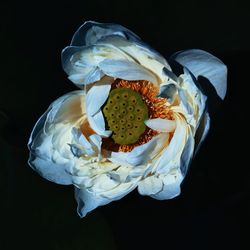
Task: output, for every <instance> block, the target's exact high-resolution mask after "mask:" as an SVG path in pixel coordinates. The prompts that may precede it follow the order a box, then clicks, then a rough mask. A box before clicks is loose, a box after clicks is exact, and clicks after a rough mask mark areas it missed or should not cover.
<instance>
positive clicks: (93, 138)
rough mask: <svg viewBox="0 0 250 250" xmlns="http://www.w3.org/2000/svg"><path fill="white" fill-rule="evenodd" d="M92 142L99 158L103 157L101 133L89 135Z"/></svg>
mask: <svg viewBox="0 0 250 250" xmlns="http://www.w3.org/2000/svg"><path fill="white" fill-rule="evenodd" d="M89 140H90V142H91V144H92V145H93V146H94V148H95V149H96V152H97V155H98V157H99V159H100V158H101V145H102V138H101V136H100V135H97V134H94V135H91V136H90V137H89Z"/></svg>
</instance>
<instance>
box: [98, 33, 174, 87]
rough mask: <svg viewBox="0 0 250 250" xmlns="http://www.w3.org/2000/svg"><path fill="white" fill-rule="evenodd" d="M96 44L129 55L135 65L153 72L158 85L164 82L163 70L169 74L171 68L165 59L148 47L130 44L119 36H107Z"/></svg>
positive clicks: (134, 43)
mask: <svg viewBox="0 0 250 250" xmlns="http://www.w3.org/2000/svg"><path fill="white" fill-rule="evenodd" d="M98 44H103V45H105V44H112V45H113V46H115V47H117V48H119V49H120V50H122V51H123V52H125V53H126V54H127V55H129V56H130V57H131V58H132V59H133V60H134V61H135V62H136V63H138V64H140V65H142V66H143V67H145V68H146V69H148V70H150V71H151V72H153V73H154V74H155V75H156V76H157V77H158V78H159V80H160V82H159V83H161V82H164V81H165V80H166V77H165V76H166V75H165V74H163V72H162V70H163V68H166V69H168V71H169V72H171V68H170V66H169V64H168V63H167V61H166V60H165V58H164V57H163V56H161V55H160V54H159V53H158V52H156V51H155V50H154V49H152V48H149V46H148V45H146V44H142V43H138V42H131V41H129V40H127V39H126V38H124V37H121V36H108V37H105V38H103V39H100V40H99V41H98Z"/></svg>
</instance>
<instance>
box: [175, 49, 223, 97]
mask: <svg viewBox="0 0 250 250" xmlns="http://www.w3.org/2000/svg"><path fill="white" fill-rule="evenodd" d="M172 58H173V59H174V60H175V61H177V62H178V63H180V64H181V65H182V66H184V67H187V68H188V69H189V70H190V71H191V72H192V73H193V74H194V76H195V77H196V78H197V79H198V76H203V77H205V78H207V79H208V80H209V81H210V82H211V84H212V85H213V86H214V88H215V89H216V91H217V94H218V95H219V96H220V98H221V99H224V97H225V95H226V91H227V67H226V65H225V64H224V63H223V62H222V61H221V60H220V59H218V58H217V57H215V56H213V55H211V54H210V53H208V52H206V51H203V50H199V49H191V50H185V51H180V52H177V53H176V54H174V55H173V56H172Z"/></svg>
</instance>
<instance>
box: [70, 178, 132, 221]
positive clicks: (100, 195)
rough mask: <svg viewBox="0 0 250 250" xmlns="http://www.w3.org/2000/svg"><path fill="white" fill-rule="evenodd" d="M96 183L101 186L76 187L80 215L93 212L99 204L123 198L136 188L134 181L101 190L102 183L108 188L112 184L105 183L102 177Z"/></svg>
mask: <svg viewBox="0 0 250 250" xmlns="http://www.w3.org/2000/svg"><path fill="white" fill-rule="evenodd" d="M106 178H108V177H106ZM110 181H112V180H110ZM96 184H97V185H98V186H99V187H98V186H96V187H92V188H91V189H86V188H81V189H78V188H75V198H76V200H77V203H78V208H77V211H78V214H79V216H80V217H84V216H86V214H87V213H89V212H91V211H92V210H94V209H95V208H97V207H99V206H103V205H106V204H108V203H110V202H112V201H115V200H119V199H121V198H123V197H124V196H125V195H127V194H128V193H129V192H131V191H132V190H133V189H135V188H136V182H132V183H122V184H118V185H116V186H115V187H114V188H112V185H111V186H110V188H111V189H110V190H106V191H101V190H102V187H101V186H100V185H102V186H104V188H107V186H109V185H110V184H106V185H105V182H104V183H102V180H101V179H99V180H98V181H97V183H96Z"/></svg>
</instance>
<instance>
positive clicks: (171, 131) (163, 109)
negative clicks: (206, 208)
mask: <svg viewBox="0 0 250 250" xmlns="http://www.w3.org/2000/svg"><path fill="white" fill-rule="evenodd" d="M170 59H171V61H173V62H176V63H178V64H179V65H181V66H182V69H183V72H182V74H180V75H176V74H175V72H173V70H172V69H171V67H170V65H169V63H168V62H167V61H166V60H165V59H164V58H163V57H162V56H161V55H160V54H159V53H158V52H156V51H155V50H153V49H152V48H150V47H149V46H148V45H146V44H145V43H144V42H142V41H141V40H140V38H139V37H138V36H137V35H136V34H134V33H133V32H131V31H130V30H128V29H126V28H124V27H122V26H120V25H116V24H102V23H97V22H91V21H90V22H86V23H84V24H83V25H82V26H81V27H80V28H79V29H78V30H77V32H76V33H75V35H74V36H73V39H72V42H71V44H70V46H69V47H66V48H65V49H64V50H63V51H62V65H63V68H64V70H65V72H66V73H67V74H68V78H69V79H70V80H71V81H72V82H73V83H74V84H75V85H76V86H78V87H79V88H80V90H76V91H73V92H70V93H67V94H65V95H64V96H62V97H60V98H59V99H57V100H56V101H54V102H53V103H52V104H51V105H50V106H49V108H48V110H47V111H46V112H45V113H44V114H43V115H42V116H41V118H40V119H39V120H38V122H37V123H36V125H35V127H34V129H33V131H32V134H31V136H30V140H29V144H28V147H29V150H30V158H29V164H30V166H31V167H32V168H33V169H34V170H36V171H37V172H38V173H39V174H40V175H42V176H43V177H44V178H46V179H48V180H50V181H53V182H56V183H59V184H65V185H68V184H73V185H74V186H75V197H76V200H77V202H78V213H79V215H80V216H81V217H83V216H85V215H86V214H87V213H88V212H90V211H92V210H93V209H95V208H96V207H98V206H102V205H105V204H108V203H109V202H111V201H114V200H118V199H121V198H122V197H123V196H125V195H126V194H128V193H129V192H131V191H132V190H134V189H136V188H137V189H138V192H139V193H140V194H141V195H148V196H151V197H152V198H155V199H158V200H166V199H171V198H173V197H175V196H177V195H179V194H180V184H181V182H182V181H183V179H184V177H185V175H186V173H187V169H188V166H189V163H190V161H191V159H192V157H193V155H194V152H195V151H197V149H198V148H199V145H200V143H201V142H202V141H203V140H204V138H205V137H206V135H207V132H208V130H209V122H210V118H209V114H208V112H207V109H206V100H207V97H206V96H205V95H204V94H203V92H202V90H201V88H200V85H199V82H198V77H199V76H203V77H205V78H206V79H207V80H208V81H209V82H210V83H211V84H212V85H213V87H214V89H215V90H216V92H217V94H218V96H219V97H220V98H221V99H223V98H224V97H225V93H226V77H227V68H226V66H225V65H224V64H223V63H222V62H221V61H220V60H219V59H218V58H216V57H214V56H213V55H211V54H209V53H207V52H205V51H202V50H197V49H193V50H186V51H181V52H178V53H176V54H174V55H173V56H172V57H171V58H170Z"/></svg>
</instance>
